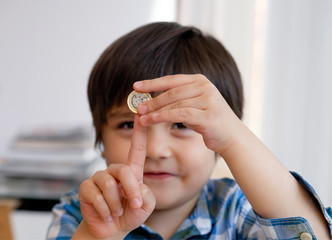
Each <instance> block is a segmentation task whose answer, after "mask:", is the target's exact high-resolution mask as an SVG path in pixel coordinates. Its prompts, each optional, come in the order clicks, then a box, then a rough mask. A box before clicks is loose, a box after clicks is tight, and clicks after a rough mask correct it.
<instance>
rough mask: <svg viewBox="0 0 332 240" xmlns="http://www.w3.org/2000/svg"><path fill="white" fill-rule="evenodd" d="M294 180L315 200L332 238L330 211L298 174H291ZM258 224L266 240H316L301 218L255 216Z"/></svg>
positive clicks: (304, 220)
mask: <svg viewBox="0 0 332 240" xmlns="http://www.w3.org/2000/svg"><path fill="white" fill-rule="evenodd" d="M292 175H293V176H294V177H295V178H296V180H297V181H298V182H299V183H300V184H301V185H302V186H303V187H304V188H305V189H306V190H307V191H308V192H309V194H310V195H311V197H312V198H313V199H314V200H315V202H316V203H317V204H318V206H319V207H320V209H321V212H322V214H323V215H324V217H325V219H326V222H327V224H328V226H329V228H330V234H331V237H332V210H331V208H324V206H323V204H322V202H321V200H320V199H319V197H318V195H317V193H316V192H315V190H314V189H313V187H312V186H310V184H309V183H307V182H306V181H305V180H304V179H303V178H302V177H301V176H300V175H299V174H297V173H295V172H292ZM256 218H257V220H258V223H259V224H260V226H261V228H262V230H263V232H264V234H265V236H266V238H267V239H317V237H316V236H315V233H314V231H313V229H312V228H311V226H310V224H309V222H308V221H307V220H306V219H305V218H302V217H291V218H280V219H263V218H261V217H259V216H258V215H257V214H256Z"/></svg>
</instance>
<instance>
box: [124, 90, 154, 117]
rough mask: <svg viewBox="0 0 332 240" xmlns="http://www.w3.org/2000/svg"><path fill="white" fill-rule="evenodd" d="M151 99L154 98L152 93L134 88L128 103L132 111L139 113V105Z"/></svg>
mask: <svg viewBox="0 0 332 240" xmlns="http://www.w3.org/2000/svg"><path fill="white" fill-rule="evenodd" d="M150 99H152V97H151V95H150V93H141V92H136V91H135V90H134V91H132V92H131V93H130V94H129V95H128V98H127V104H128V107H129V109H130V110H131V111H132V112H134V113H137V107H138V105H139V104H141V103H143V102H145V101H148V100H150Z"/></svg>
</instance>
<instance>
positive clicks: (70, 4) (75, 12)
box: [0, 0, 176, 157]
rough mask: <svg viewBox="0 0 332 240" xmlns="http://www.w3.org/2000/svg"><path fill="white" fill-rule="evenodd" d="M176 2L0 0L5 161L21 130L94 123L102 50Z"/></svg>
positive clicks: (167, 12)
mask: <svg viewBox="0 0 332 240" xmlns="http://www.w3.org/2000/svg"><path fill="white" fill-rule="evenodd" d="M175 17H176V1H175V0H140V1H136V0H121V1H118V0H98V1H93V0H70V1H67V0H57V1H51V0H29V1H25V0H2V1H0V129H1V131H0V157H1V155H2V154H3V152H4V151H5V148H6V145H7V144H8V141H9V140H10V138H11V137H12V136H13V135H14V134H15V133H16V132H17V131H18V130H19V129H21V128H25V127H34V126H40V125H49V124H51V125H52V124H53V125H58V124H65V125H74V124H91V117H90V112H89V107H88V102H87V94H86V85H87V80H88V76H89V73H90V70H91V68H92V66H93V64H94V63H95V61H96V60H97V58H98V57H99V55H100V54H101V52H102V51H103V50H104V49H105V48H106V47H107V46H108V45H109V44H110V43H111V42H112V41H114V40H115V39H116V38H118V37H120V36H121V35H123V34H124V33H126V32H128V31H130V30H132V29H134V28H136V27H138V26H140V25H142V24H145V23H148V22H151V21H166V20H168V21H174V20H175Z"/></svg>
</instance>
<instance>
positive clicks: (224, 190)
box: [47, 173, 332, 240]
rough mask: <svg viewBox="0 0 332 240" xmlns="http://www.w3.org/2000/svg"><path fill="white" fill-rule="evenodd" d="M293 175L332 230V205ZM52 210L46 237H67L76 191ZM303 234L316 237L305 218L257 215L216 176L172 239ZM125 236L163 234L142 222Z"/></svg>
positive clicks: (75, 219) (77, 215)
mask: <svg viewBox="0 0 332 240" xmlns="http://www.w3.org/2000/svg"><path fill="white" fill-rule="evenodd" d="M293 175H294V177H295V178H296V179H297V180H298V181H299V182H300V183H301V185H302V186H304V188H305V189H307V190H308V191H309V193H310V194H311V196H312V197H313V198H314V199H315V200H316V201H317V203H318V204H319V206H320V207H321V211H322V212H323V214H324V216H325V218H326V221H327V223H328V225H329V227H330V232H331V233H332V209H331V208H327V209H324V207H323V205H322V203H321V201H320V200H319V198H318V196H317V194H316V192H315V191H314V189H313V188H312V187H311V186H310V185H309V184H308V183H307V182H306V181H305V180H303V179H302V177H300V176H299V175H298V174H296V173H293ZM53 213H54V219H53V222H52V224H51V226H50V228H49V231H48V236H47V239H48V240H59V239H61V240H63V239H70V238H71V236H72V235H73V234H74V232H75V231H76V229H77V227H78V225H79V224H80V222H81V221H82V215H81V212H80V203H79V200H78V191H74V192H71V193H68V194H67V195H65V196H64V197H63V198H62V199H61V203H60V204H58V205H56V206H55V207H54V208H53ZM306 234H307V235H308V234H309V235H311V236H312V238H313V239H316V237H315V234H314V232H313V230H312V228H311V227H310V225H309V223H308V222H307V220H306V219H304V218H302V217H293V218H282V219H263V218H260V217H259V216H258V215H257V214H255V212H254V211H253V209H252V207H251V205H250V204H249V202H248V200H247V199H246V197H245V196H244V194H243V193H242V191H241V190H240V188H239V186H238V185H237V184H236V182H235V181H234V180H231V179H219V180H210V181H209V182H208V183H207V185H206V186H205V187H204V189H203V191H202V193H201V196H200V197H199V199H198V202H197V204H196V207H195V209H194V211H193V213H192V214H191V215H190V216H189V217H188V218H187V219H186V220H185V221H184V222H183V223H182V225H181V226H180V228H179V229H178V231H177V232H176V233H175V234H174V235H173V236H172V238H171V239H300V237H301V239H305V238H303V237H304V236H305V235H306ZM331 236H332V235H331ZM125 239H162V238H161V236H160V235H159V234H158V233H156V232H154V231H153V230H152V229H150V228H149V227H147V226H145V225H144V224H143V225H142V226H140V227H139V228H137V229H135V230H133V231H132V232H131V233H130V234H128V235H127V237H126V238H125Z"/></svg>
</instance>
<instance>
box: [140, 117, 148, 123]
mask: <svg viewBox="0 0 332 240" xmlns="http://www.w3.org/2000/svg"><path fill="white" fill-rule="evenodd" d="M139 120H140V121H141V124H142V125H143V124H145V123H146V122H147V121H148V116H147V115H143V116H140V118H139Z"/></svg>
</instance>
